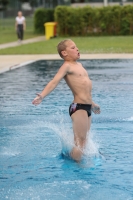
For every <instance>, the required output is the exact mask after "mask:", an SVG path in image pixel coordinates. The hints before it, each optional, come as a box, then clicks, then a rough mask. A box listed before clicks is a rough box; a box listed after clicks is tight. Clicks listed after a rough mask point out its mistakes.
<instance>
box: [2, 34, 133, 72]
mask: <svg viewBox="0 0 133 200" xmlns="http://www.w3.org/2000/svg"><path fill="white" fill-rule="evenodd" d="M44 39H45V38H44V36H41V37H37V38H33V39H28V40H25V41H23V44H27V43H32V42H38V41H41V40H44ZM17 45H18V43H17V42H11V43H7V44H1V45H0V49H3V48H8V47H13V46H17ZM80 59H133V53H132V54H126V53H122V54H113V53H112V54H81V57H80ZM37 60H61V58H60V56H59V55H58V54H36V55H0V73H3V72H6V71H9V70H12V69H15V68H18V67H22V66H24V65H26V64H29V63H32V62H35V61H37Z"/></svg>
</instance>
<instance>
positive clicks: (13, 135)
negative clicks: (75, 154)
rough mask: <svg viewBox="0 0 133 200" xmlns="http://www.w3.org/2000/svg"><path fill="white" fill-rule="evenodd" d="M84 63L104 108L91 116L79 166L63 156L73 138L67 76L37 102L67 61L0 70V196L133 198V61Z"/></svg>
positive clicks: (91, 199)
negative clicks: (86, 140) (88, 136)
mask: <svg viewBox="0 0 133 200" xmlns="http://www.w3.org/2000/svg"><path fill="white" fill-rule="evenodd" d="M81 62H82V63H83V65H84V67H85V68H86V70H87V71H88V73H89V76H90V78H91V79H92V82H93V91H92V94H93V100H94V101H95V102H96V103H98V104H99V105H100V106H101V111H102V112H101V114H100V115H94V114H93V116H92V117H93V119H92V126H91V133H90V140H89V145H90V146H88V147H87V148H88V149H87V155H86V158H85V161H84V162H83V163H81V164H78V163H75V162H73V161H72V160H69V159H67V158H65V157H62V156H61V151H62V148H63V150H65V148H68V147H70V146H71V143H72V125H71V119H70V117H69V114H68V107H69V104H70V103H71V102H72V100H73V99H72V94H71V92H70V90H69V89H68V87H67V86H66V84H65V82H64V80H62V81H61V82H60V84H59V85H58V87H57V88H56V89H55V90H54V91H53V92H52V93H51V94H50V95H49V96H48V97H46V99H45V101H43V103H42V104H40V105H39V106H37V107H35V106H33V105H32V104H31V102H32V100H33V99H34V97H35V93H36V92H40V91H41V90H42V89H43V87H44V86H45V85H46V83H47V82H48V81H49V80H50V79H51V78H52V77H53V75H54V74H55V73H56V71H57V70H58V67H59V66H61V63H62V61H56V60H55V61H44V60H41V61H38V62H36V63H33V64H30V65H27V66H24V67H22V68H19V69H15V70H12V71H10V72H6V73H3V74H0V91H1V95H0V118H1V120H0V137H1V140H0V147H1V150H0V168H1V176H0V177H1V184H0V187H1V194H0V196H1V200H4V199H11V200H19V199H20V200H21V199H22V200H27V199H33V200H44V199H45V200H59V199H60V200H69V199H70V200H107V199H108V200H133V158H132V155H133V60H81ZM98 151H100V152H101V153H102V155H101V154H98Z"/></svg>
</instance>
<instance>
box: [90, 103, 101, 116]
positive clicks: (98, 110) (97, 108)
mask: <svg viewBox="0 0 133 200" xmlns="http://www.w3.org/2000/svg"><path fill="white" fill-rule="evenodd" d="M91 109H92V111H93V112H94V113H95V114H100V112H101V111H100V106H99V105H97V104H95V103H94V102H93V101H92V108H91Z"/></svg>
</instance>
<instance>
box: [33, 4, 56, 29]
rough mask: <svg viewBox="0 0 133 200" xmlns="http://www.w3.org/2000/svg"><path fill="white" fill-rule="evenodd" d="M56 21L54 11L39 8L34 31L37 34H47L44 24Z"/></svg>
mask: <svg viewBox="0 0 133 200" xmlns="http://www.w3.org/2000/svg"><path fill="white" fill-rule="evenodd" d="M53 21H54V9H45V8H39V9H37V10H36V11H35V14H34V30H35V32H37V33H45V29H44V23H46V22H53Z"/></svg>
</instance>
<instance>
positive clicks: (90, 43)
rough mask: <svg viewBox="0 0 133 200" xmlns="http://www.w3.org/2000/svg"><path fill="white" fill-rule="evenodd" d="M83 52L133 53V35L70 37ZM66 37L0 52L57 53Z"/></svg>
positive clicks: (0, 52)
mask: <svg viewBox="0 0 133 200" xmlns="http://www.w3.org/2000/svg"><path fill="white" fill-rule="evenodd" d="M70 38H71V39H72V40H73V41H74V42H75V43H76V45H77V47H78V48H79V50H80V52H81V53H82V54H83V53H84V54H87V53H133V36H99V37H70ZM63 39H65V38H61V37H57V38H53V39H50V40H47V41H41V42H36V43H32V44H25V45H23V44H22V45H19V46H17V47H12V48H7V49H1V50H0V54H1V55H2V54H3V55H8V54H56V53H57V50H56V46H57V44H58V43H59V42H60V41H61V40H63Z"/></svg>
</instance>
